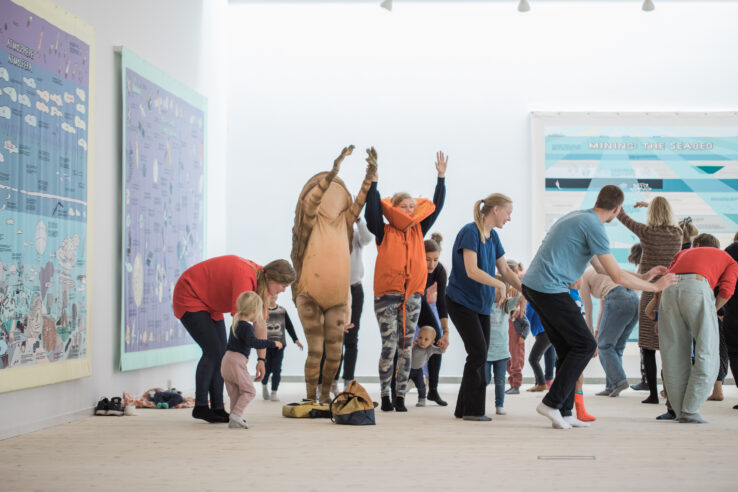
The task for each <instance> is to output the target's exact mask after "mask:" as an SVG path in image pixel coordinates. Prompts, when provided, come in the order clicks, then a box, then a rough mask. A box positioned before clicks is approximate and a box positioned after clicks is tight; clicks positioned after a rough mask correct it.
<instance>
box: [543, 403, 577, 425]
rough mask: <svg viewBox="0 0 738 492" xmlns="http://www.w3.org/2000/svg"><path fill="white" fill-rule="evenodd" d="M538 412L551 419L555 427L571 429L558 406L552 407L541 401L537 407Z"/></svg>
mask: <svg viewBox="0 0 738 492" xmlns="http://www.w3.org/2000/svg"><path fill="white" fill-rule="evenodd" d="M536 412H538V413H539V414H541V415H543V416H544V417H546V418H547V419H549V420H550V421H551V423H552V424H553V427H554V429H571V425H570V424H569V423H568V422H567V421H566V420H564V418H563V417H562V416H561V412H559V409H558V408H551V407H549V406H548V405H546V404H545V403H543V402H541V403H539V404H538V406H537V407H536Z"/></svg>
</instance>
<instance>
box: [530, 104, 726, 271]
mask: <svg viewBox="0 0 738 492" xmlns="http://www.w3.org/2000/svg"><path fill="white" fill-rule="evenodd" d="M531 129H532V157H533V168H532V171H533V172H532V175H533V183H532V186H533V193H532V196H533V210H534V214H533V215H534V216H533V231H532V237H533V241H532V243H533V244H532V247H533V252H534V251H535V250H536V249H537V248H538V245H539V244H540V242H541V240H542V239H543V237H544V236H545V233H546V232H547V231H548V229H549V228H550V227H551V225H552V224H553V223H554V222H556V220H557V219H558V218H559V217H561V216H563V215H564V214H566V213H568V212H570V211H572V210H576V209H583V208H591V207H592V206H593V205H594V202H595V199H596V197H597V193H598V192H599V190H600V188H602V187H603V186H604V185H607V184H613V185H617V186H619V187H620V188H621V189H622V190H623V191H624V192H625V204H624V207H625V210H626V212H628V214H629V215H630V216H631V217H633V218H634V219H635V220H637V221H639V222H642V223H646V209H645V208H638V209H634V208H633V205H634V204H635V203H636V202H638V201H645V202H650V201H651V200H652V199H653V198H654V197H656V196H663V197H665V198H666V199H667V200H669V203H670V204H671V206H672V208H673V210H674V214H675V216H676V219H677V220H680V219H683V218H685V217H691V218H692V221H693V223H694V224H695V226H697V228H698V229H699V232H701V233H710V234H713V235H715V236H716V237H717V238H718V239H719V240H720V243H721V246H722V247H723V248H724V247H725V246H727V245H728V244H730V243H731V242H732V238H733V235H734V234H735V233H736V231H738V113H735V112H720V113H533V114H532V119H531ZM605 227H606V230H607V232H608V235H609V237H610V245H611V249H612V253H613V254H614V255H615V257H616V259H617V260H618V262H619V263H620V265H621V267H623V268H625V269H629V270H633V266H632V265H628V264H627V256H628V253H629V249H630V247H631V245H632V244H634V243H637V242H638V238H637V237H636V236H635V235H634V234H633V233H632V232H630V231H629V230H628V229H626V228H625V227H624V226H623V225H622V224H620V222H619V221H617V220H615V221H613V222H611V223H610V224H606V226H605Z"/></svg>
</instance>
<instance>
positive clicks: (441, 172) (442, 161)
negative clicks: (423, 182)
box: [436, 151, 448, 178]
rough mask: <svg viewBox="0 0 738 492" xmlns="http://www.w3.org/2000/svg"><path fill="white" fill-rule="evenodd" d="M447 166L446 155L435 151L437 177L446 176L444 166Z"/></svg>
mask: <svg viewBox="0 0 738 492" xmlns="http://www.w3.org/2000/svg"><path fill="white" fill-rule="evenodd" d="M447 167H448V156H447V155H445V154H444V153H443V152H441V151H438V152H436V171H438V177H439V178H443V177H444V176H446V168H447Z"/></svg>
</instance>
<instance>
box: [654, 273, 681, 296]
mask: <svg viewBox="0 0 738 492" xmlns="http://www.w3.org/2000/svg"><path fill="white" fill-rule="evenodd" d="M678 283H679V277H677V276H676V275H674V274H673V273H667V274H666V275H664V276H663V277H661V278H660V279H658V281H657V282H656V283H655V284H654V285H656V288H658V291H657V292H661V291H663V290H664V289H665V288H667V287H670V286H672V285H676V284H678Z"/></svg>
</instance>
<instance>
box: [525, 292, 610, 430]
mask: <svg viewBox="0 0 738 492" xmlns="http://www.w3.org/2000/svg"><path fill="white" fill-rule="evenodd" d="M523 295H524V296H525V298H526V299H528V302H530V304H531V306H533V309H535V310H536V313H538V316H539V317H540V318H541V323H542V324H543V329H544V330H545V331H546V335H548V338H549V340H551V343H552V344H553V346H554V348H555V349H556V356H557V358H558V360H557V361H556V376H555V377H554V380H553V383H552V384H551V389H550V390H549V391H548V393H547V394H546V396H544V397H543V403H544V404H545V405H548V406H549V407H552V408H558V409H559V410H560V411H561V415H562V416H564V417H567V416H569V415H571V414H572V412H571V411H572V408H573V407H574V390H575V388H576V384H577V379H579V376H581V374H582V372H584V369H585V368H586V367H587V364H589V361H590V360H592V355H594V353H595V350H596V349H597V342H595V339H594V337H593V336H592V333H591V332H590V331H589V328H588V327H587V323H586V322H585V321H584V316H582V313H581V311H580V310H579V306H577V305H576V303H575V302H574V299H572V298H571V296H569V293H568V292H567V293H560V294H546V293H543V292H538V291H535V290H533V289H531V288H529V287H527V286H526V285H523Z"/></svg>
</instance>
